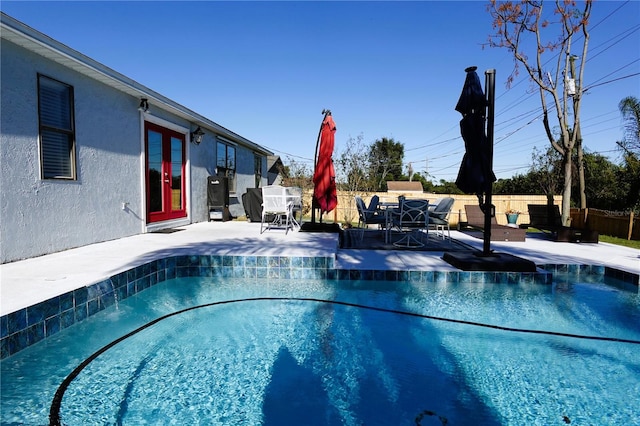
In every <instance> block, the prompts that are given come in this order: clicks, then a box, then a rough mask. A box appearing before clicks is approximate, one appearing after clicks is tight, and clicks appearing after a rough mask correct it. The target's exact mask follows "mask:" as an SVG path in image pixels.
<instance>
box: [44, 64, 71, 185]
mask: <svg viewBox="0 0 640 426" xmlns="http://www.w3.org/2000/svg"><path fill="white" fill-rule="evenodd" d="M38 113H39V120H40V165H41V172H42V178H43V179H75V178H76V167H75V131H74V128H75V126H74V119H73V88H72V87H71V86H69V85H67V84H64V83H61V82H59V81H56V80H53V79H51V78H48V77H45V76H43V75H38Z"/></svg>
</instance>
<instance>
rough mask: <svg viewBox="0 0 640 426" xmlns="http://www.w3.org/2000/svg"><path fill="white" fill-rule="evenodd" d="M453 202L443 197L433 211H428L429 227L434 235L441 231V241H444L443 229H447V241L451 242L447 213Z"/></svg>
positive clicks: (450, 198) (449, 211) (451, 199)
mask: <svg viewBox="0 0 640 426" xmlns="http://www.w3.org/2000/svg"><path fill="white" fill-rule="evenodd" d="M454 202H455V200H454V199H453V198H452V197H445V198H442V199H440V201H439V202H438V203H437V204H436V205H435V207H434V208H433V210H430V211H429V227H432V226H433V227H434V228H435V230H436V233H437V232H438V230H441V235H442V239H443V240H444V238H445V237H444V227H445V226H446V227H447V233H448V235H449V241H451V228H450V227H449V219H448V216H449V213H451V208H452V207H453V203H454Z"/></svg>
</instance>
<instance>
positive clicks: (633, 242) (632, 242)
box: [599, 235, 640, 250]
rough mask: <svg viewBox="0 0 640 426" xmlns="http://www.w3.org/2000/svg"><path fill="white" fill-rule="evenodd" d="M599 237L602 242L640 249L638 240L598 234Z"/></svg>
mask: <svg viewBox="0 0 640 426" xmlns="http://www.w3.org/2000/svg"><path fill="white" fill-rule="evenodd" d="M599 239H600V241H601V242H603V243H611V244H616V245H619V246H625V247H631V248H634V249H638V250H640V241H638V240H625V239H624V238H618V237H611V236H609V235H600V237H599Z"/></svg>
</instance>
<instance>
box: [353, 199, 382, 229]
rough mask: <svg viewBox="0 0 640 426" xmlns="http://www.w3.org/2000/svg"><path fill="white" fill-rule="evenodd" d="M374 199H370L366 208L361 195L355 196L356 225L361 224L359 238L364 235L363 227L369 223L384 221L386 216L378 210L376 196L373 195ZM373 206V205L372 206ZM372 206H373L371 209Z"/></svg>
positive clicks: (378, 223) (377, 223) (380, 223)
mask: <svg viewBox="0 0 640 426" xmlns="http://www.w3.org/2000/svg"><path fill="white" fill-rule="evenodd" d="M374 197H375V199H372V200H371V202H370V203H369V208H367V207H366V206H365V204H364V201H363V200H362V198H361V197H358V196H356V197H355V200H356V208H357V209H358V227H360V226H362V228H361V231H360V239H362V238H363V237H364V229H365V228H366V227H368V226H369V225H373V224H376V225H378V226H380V225H383V224H385V223H386V218H385V216H384V214H382V213H381V212H379V211H378V209H377V208H375V207H377V205H378V198H377V196H375V195H374ZM374 206H375V207H374ZM372 207H374V208H373V209H372Z"/></svg>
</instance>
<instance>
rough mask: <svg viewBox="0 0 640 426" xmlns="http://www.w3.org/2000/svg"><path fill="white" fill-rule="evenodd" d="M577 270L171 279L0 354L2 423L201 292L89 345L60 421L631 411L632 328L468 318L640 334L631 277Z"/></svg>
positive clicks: (364, 420)
mask: <svg viewBox="0 0 640 426" xmlns="http://www.w3.org/2000/svg"><path fill="white" fill-rule="evenodd" d="M586 281H591V280H590V279H585V278H584V277H580V278H575V277H568V278H566V279H556V282H554V284H553V285H543V284H526V285H524V284H522V285H520V284H518V285H515V284H495V283H456V284H453V283H448V284H435V283H414V282H384V281H337V280H267V279H265V280H261V279H253V280H246V279H225V280H224V281H223V282H220V279H214V278H177V279H172V280H168V281H165V282H162V283H159V284H157V285H156V286H154V287H151V288H149V289H147V290H145V291H142V292H140V293H138V294H137V295H135V296H132V297H129V298H127V299H125V300H122V301H118V303H115V304H114V305H112V306H111V307H109V308H107V309H105V310H104V311H102V312H99V313H98V314H96V315H94V316H92V317H90V318H88V319H87V320H85V321H83V322H81V323H78V324H76V325H74V326H72V327H69V328H68V329H65V330H63V331H61V332H60V333H58V334H56V335H54V336H53V337H51V338H49V339H46V340H44V341H42V342H40V343H38V344H36V345H34V346H31V347H28V348H27V349H25V350H23V351H21V352H19V353H18V354H16V355H14V356H12V357H9V358H7V359H5V360H3V361H2V363H1V367H2V370H1V374H2V376H1V378H2V389H1V391H2V394H1V395H2V406H1V410H2V411H1V413H2V414H1V416H2V417H1V418H2V424H33V425H41V424H47V423H48V421H49V410H50V407H51V403H52V401H53V399H54V394H55V392H56V390H57V389H58V387H59V386H60V384H61V383H62V382H63V380H64V379H65V378H66V377H67V375H69V374H70V373H71V371H73V370H74V369H75V368H76V367H77V366H78V365H80V364H81V363H82V362H83V361H84V360H85V359H87V358H89V357H90V356H91V355H92V354H94V353H95V352H96V351H98V350H99V349H100V348H104V347H105V346H106V345H109V344H110V343H111V342H113V341H114V340H116V339H118V338H121V337H122V336H124V335H126V334H127V333H129V332H131V331H133V330H136V329H138V328H140V327H142V326H144V325H145V324H147V323H149V322H151V321H153V320H156V319H158V318H161V317H163V316H164V315H167V314H172V313H176V312H180V311H181V310H183V309H186V308H191V307H198V306H200V307H199V308H197V309H191V310H187V311H185V312H181V313H179V314H176V315H172V316H168V317H166V318H165V319H162V320H161V321H158V322H156V323H155V324H153V325H151V326H149V327H143V328H141V330H140V331H139V332H137V333H135V334H132V335H131V336H130V337H128V338H126V339H124V340H122V341H121V342H119V343H117V344H115V345H113V346H112V347H110V348H109V349H107V350H105V351H104V352H103V353H102V354H100V355H99V356H98V357H96V358H95V360H93V361H92V362H90V363H88V364H87V365H86V367H85V368H84V369H82V370H81V371H79V374H78V376H77V377H76V378H75V379H74V380H73V381H71V382H70V384H69V386H68V388H66V390H65V392H64V396H63V398H62V399H61V401H60V416H61V420H62V422H63V423H65V424H69V425H80V424H82V425H85V424H131V425H138V424H208V425H232V424H238V425H240V424H242V425H245V424H250V425H261V424H262V425H302V424H304V425H415V424H422V425H435V424H443V423H444V422H445V421H446V422H447V424H448V425H503V424H504V425H511V424H517V425H524V424H526V425H536V424H539V425H553V424H567V423H566V422H567V421H571V423H572V424H589V425H604V424H625V425H626V424H639V423H640V396H639V395H640V345H638V344H633V343H624V342H620V341H606V340H605V341H603V340H587V339H579V338H575V337H566V336H562V335H548V334H540V333H526V332H521V331H514V330H505V329H500V328H487V327H482V326H480V324H490V325H493V326H497V327H503V328H508V329H521V330H537V331H541V330H546V331H552V332H556V333H569V334H575V335H588V336H604V337H610V338H614V339H627V340H636V341H640V296H639V295H638V292H637V289H636V290H635V291H629V290H625V289H623V288H620V287H616V286H611V285H608V284H605V283H602V282H599V281H601V278H598V279H596V280H595V281H596V282H586ZM266 297H269V298H277V299H276V300H265V299H263V298H266ZM256 298H259V299H257V300H256ZM310 299H314V300H310ZM217 302H229V303H220V304H218V303H217ZM333 302H344V303H333ZM372 307H375V308H378V309H370V308H372ZM409 314H411V315H409ZM421 315H422V316H421ZM442 319H452V320H456V321H458V322H449V321H443V320H442Z"/></svg>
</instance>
